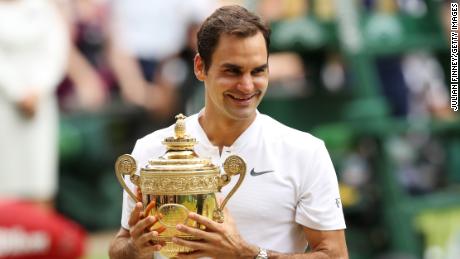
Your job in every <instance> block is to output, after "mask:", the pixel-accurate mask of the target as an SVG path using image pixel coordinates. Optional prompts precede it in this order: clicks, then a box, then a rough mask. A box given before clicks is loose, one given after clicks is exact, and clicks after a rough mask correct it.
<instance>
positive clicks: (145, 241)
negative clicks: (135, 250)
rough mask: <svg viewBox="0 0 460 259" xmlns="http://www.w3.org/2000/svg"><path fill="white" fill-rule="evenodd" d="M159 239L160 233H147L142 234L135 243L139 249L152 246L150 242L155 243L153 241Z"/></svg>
mask: <svg viewBox="0 0 460 259" xmlns="http://www.w3.org/2000/svg"><path fill="white" fill-rule="evenodd" d="M157 237H158V233H157V232H156V231H152V232H147V233H144V234H142V235H141V236H140V237H139V238H137V239H136V240H135V241H134V242H135V243H136V246H137V247H143V246H146V245H151V244H150V241H153V239H154V238H157ZM153 244H154V245H156V244H157V243H153Z"/></svg>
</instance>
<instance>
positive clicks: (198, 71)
mask: <svg viewBox="0 0 460 259" xmlns="http://www.w3.org/2000/svg"><path fill="white" fill-rule="evenodd" d="M193 61H194V62H193V70H194V72H195V76H196V78H197V79H198V80H200V81H204V79H205V78H206V73H205V71H204V63H203V59H202V58H201V56H200V54H196V55H195V58H194V60H193Z"/></svg>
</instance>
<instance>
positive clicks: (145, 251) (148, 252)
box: [139, 245, 163, 257]
mask: <svg viewBox="0 0 460 259" xmlns="http://www.w3.org/2000/svg"><path fill="white" fill-rule="evenodd" d="M161 248H163V246H161V245H153V246H145V247H143V248H141V249H140V250H139V254H141V255H150V256H152V255H153V253H155V252H158V251H160V250H161ZM141 257H142V256H141Z"/></svg>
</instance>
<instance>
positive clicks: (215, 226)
mask: <svg viewBox="0 0 460 259" xmlns="http://www.w3.org/2000/svg"><path fill="white" fill-rule="evenodd" d="M188 217H189V218H190V219H192V220H195V221H196V222H197V223H198V224H201V225H204V226H206V228H207V230H210V231H214V232H219V230H220V228H221V226H220V224H219V223H217V222H215V221H213V220H211V219H209V218H207V217H205V216H201V215H199V214H196V213H193V212H190V213H189V215H188Z"/></svg>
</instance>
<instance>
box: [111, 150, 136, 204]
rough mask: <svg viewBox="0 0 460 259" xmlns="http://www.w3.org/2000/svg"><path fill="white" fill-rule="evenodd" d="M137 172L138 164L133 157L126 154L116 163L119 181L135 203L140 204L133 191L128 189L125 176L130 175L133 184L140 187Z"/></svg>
mask: <svg viewBox="0 0 460 259" xmlns="http://www.w3.org/2000/svg"><path fill="white" fill-rule="evenodd" d="M136 170H137V164H136V160H135V159H134V157H133V156H131V155H129V154H124V155H121V156H119V157H118V158H117V161H116V162H115V174H116V175H117V178H118V181H119V182H120V184H121V186H122V187H123V189H125V191H126V192H127V193H128V194H129V196H131V198H132V199H133V200H134V201H136V202H140V200H139V199H138V198H137V197H136V195H135V194H134V193H133V192H132V191H131V189H129V188H128V186H127V185H126V183H125V178H124V176H125V175H129V179H130V180H131V182H132V183H134V184H135V185H139V177H138V176H137V175H136Z"/></svg>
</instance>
